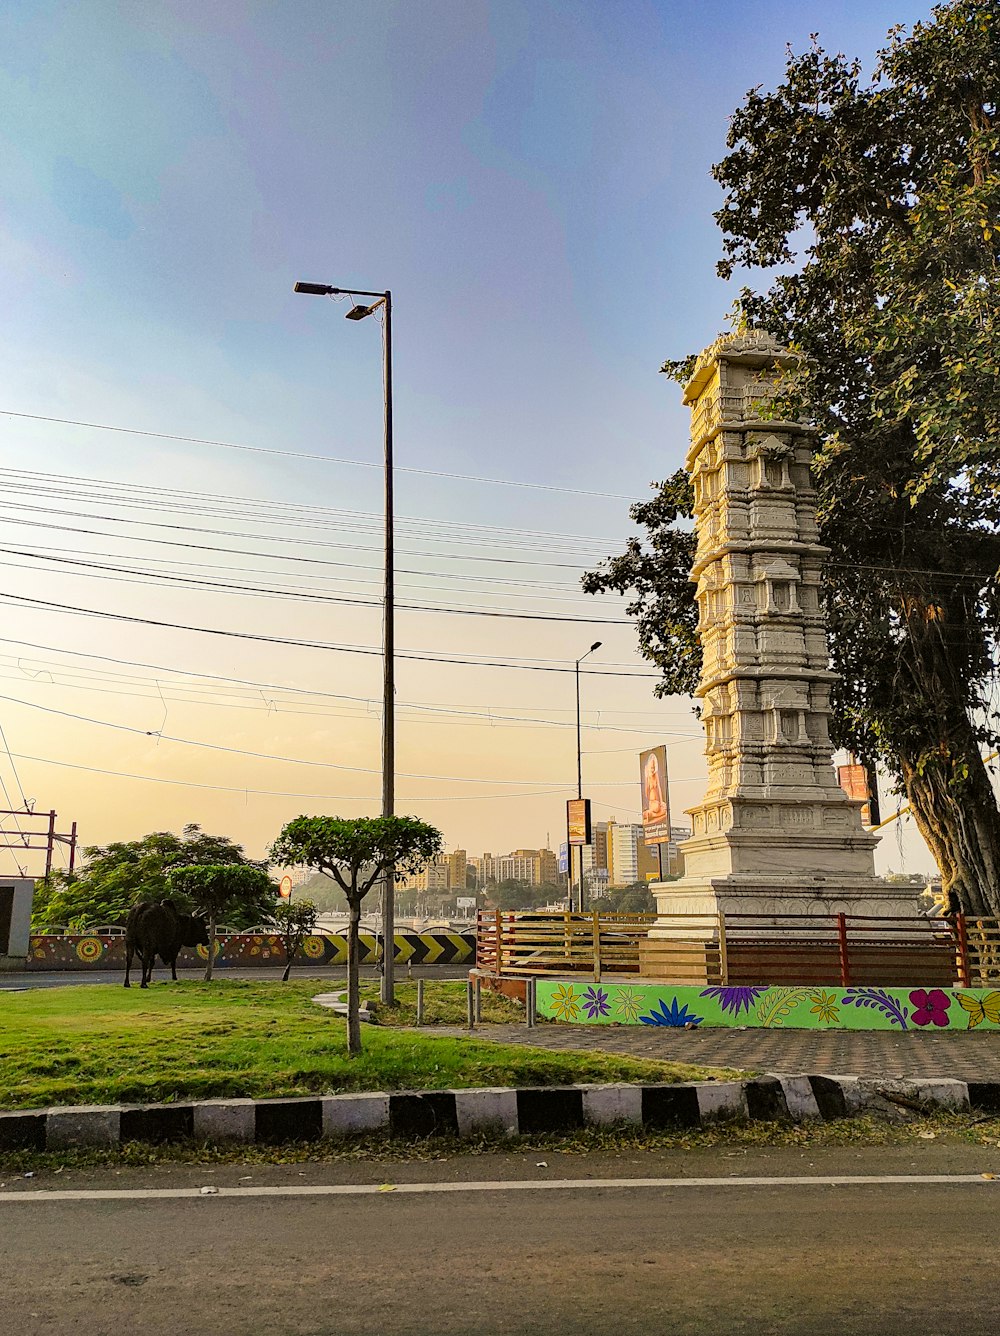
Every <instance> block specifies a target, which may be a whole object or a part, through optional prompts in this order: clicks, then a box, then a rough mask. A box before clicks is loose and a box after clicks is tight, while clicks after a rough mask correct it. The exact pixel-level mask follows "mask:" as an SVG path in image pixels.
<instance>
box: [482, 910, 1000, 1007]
mask: <svg viewBox="0 0 1000 1336" xmlns="http://www.w3.org/2000/svg"><path fill="white" fill-rule="evenodd" d="M656 921H657V920H656V915H654V914H601V913H598V912H596V911H594V912H591V913H583V914H572V913H545V912H542V911H537V912H531V913H525V914H512V913H503V912H501V911H485V912H481V913H480V914H479V916H478V923H477V947H476V966H477V968H478V969H479V970H481V971H483V972H485V973H487V974H493V975H515V976H520V977H524V976H532V975H558V974H567V973H572V974H580V975H584V976H588V977H592V978H593V979H595V980H600V979H601V978H602V976H606V975H612V976H613V975H634V974H638V973H639V972H640V957H641V958H642V959H641V964H642V972H643V973H644V974H646V975H648V976H650V977H657V978H661V979H669V980H670V981H671V982H674V983H686V982H691V983H695V982H705V981H707V982H709V983H718V984H761V983H770V984H842V985H843V986H845V987H851V986H853V985H861V986H867V985H880V986H883V987H892V986H905V985H907V984H922V985H925V986H926V985H931V986H940V987H949V986H952V985H955V984H957V985H959V986H960V987H965V988H987V987H993V986H997V987H1000V919H995V918H975V919H972V918H968V917H966V916H965V915H963V914H957V915H951V916H949V917H948V918H923V917H920V916H917V915H914V916H913V917H912V918H904V917H892V918H890V917H879V916H876V915H862V914H826V915H806V914H781V915H772V916H767V917H763V916H758V915H750V914H726V915H723V914H671V915H669V918H668V919H666V920H662V922H669V924H670V927H671V933H670V935H669V936H668V937H661V936H657V937H656V938H655V939H651V938H649V929H650V928H651V927H652V925H653V924H654V923H655V922H656Z"/></svg>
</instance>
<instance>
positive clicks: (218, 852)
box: [32, 825, 268, 932]
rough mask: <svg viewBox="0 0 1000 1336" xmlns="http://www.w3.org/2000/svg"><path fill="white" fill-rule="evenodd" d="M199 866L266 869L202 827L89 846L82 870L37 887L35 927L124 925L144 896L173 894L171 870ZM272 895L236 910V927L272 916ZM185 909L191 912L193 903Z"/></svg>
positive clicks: (62, 874) (55, 876)
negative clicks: (270, 908) (169, 886)
mask: <svg viewBox="0 0 1000 1336" xmlns="http://www.w3.org/2000/svg"><path fill="white" fill-rule="evenodd" d="M193 864H216V865H217V864H227V865H228V864H232V865H239V866H245V867H257V868H260V867H262V866H263V865H262V864H260V863H256V862H254V860H253V859H249V858H247V856H246V854H245V853H244V852H243V849H242V847H241V846H240V845H238V844H236V843H234V841H232V840H230V839H229V838H228V837H227V836H225V835H208V834H206V832H205V831H203V830H202V829H201V827H200V826H197V825H187V826H185V827H184V831H183V834H182V835H175V834H173V832H172V831H168V830H166V831H164V830H161V831H154V832H152V833H151V834H149V835H144V836H143V837H142V839H140V840H128V841H123V842H120V843H115V844H106V845H93V846H91V847H89V848H86V849H84V850H83V863H82V865H81V867H80V868H79V870H77V871H76V872H53V873H52V874H51V875H50V876H49V877H48V878H47V879H45V880H44V881H41V882H39V883H38V885H37V886H36V887H35V901H34V906H33V910H32V927H33V928H34V929H35V930H36V931H39V932H44V931H46V930H47V929H51V928H54V927H58V926H69V927H73V928H95V927H100V926H101V925H103V924H112V923H113V924H119V925H124V923H125V920H126V919H127V918H128V913H129V910H130V909H131V908H132V906H133V905H134V904H136V903H137V901H139V900H161V899H163V897H164V896H165V895H167V894H169V890H168V885H167V878H168V874H169V872H170V870H171V868H175V867H181V866H184V865H187V866H190V865H193ZM267 907H268V900H267V898H264V899H261V900H260V901H259V902H257V903H251V904H248V905H247V906H246V908H245V910H237V911H234V913H233V916H232V918H233V924H234V926H235V927H250V926H252V925H253V924H254V923H259V922H260V921H261V919H262V918H263V917H265V916H266V910H267ZM183 908H185V909H188V910H190V908H191V905H190V903H187V904H186V905H184V906H183Z"/></svg>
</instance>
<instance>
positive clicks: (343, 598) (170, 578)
mask: <svg viewBox="0 0 1000 1336" xmlns="http://www.w3.org/2000/svg"><path fill="white" fill-rule="evenodd" d="M0 553H4V554H5V555H7V556H15V557H30V558H31V559H32V560H34V561H48V562H54V563H56V564H58V565H60V566H78V567H83V568H84V569H83V570H80V571H74V572H73V573H74V574H87V573H90V572H95V573H96V572H109V571H110V572H111V573H112V574H115V575H126V576H137V577H139V578H140V581H141V582H142V583H144V584H172V585H182V586H183V587H184V588H195V589H212V590H218V591H221V592H223V593H244V594H258V595H261V596H262V597H267V598H290V599H294V600H295V601H296V602H300V603H339V604H346V605H349V606H352V607H361V608H381V607H382V600H381V599H373V598H357V597H353V596H351V595H349V594H320V593H315V592H302V593H299V592H296V591H294V590H282V589H268V588H265V587H263V586H261V585H240V584H233V583H231V582H230V581H226V580H202V579H199V578H198V577H197V576H193V575H171V574H169V573H168V572H167V571H151V572H147V571H141V570H136V569H135V568H134V567H128V566H113V565H111V564H110V563H108V562H101V561H83V560H80V559H79V558H70V557H55V556H43V555H41V554H39V553H32V552H28V551H25V550H23V549H21V548H11V547H0ZM4 564H6V565H11V566H12V565H15V563H13V562H8V563H4ZM27 569H29V570H31V569H33V568H32V567H28V568H27ZM102 578H103V577H102ZM396 609H397V611H400V612H436V613H442V614H446V615H447V616H450V617H494V618H495V617H501V618H513V619H514V620H516V621H527V622H575V623H582V624H583V625H585V626H631V625H632V623H631V621H630V620H629V619H628V618H627V617H569V616H563V615H561V614H558V613H547V612H517V611H515V610H514V609H507V608H456V607H451V606H445V605H442V604H433V603H400V602H397V603H396Z"/></svg>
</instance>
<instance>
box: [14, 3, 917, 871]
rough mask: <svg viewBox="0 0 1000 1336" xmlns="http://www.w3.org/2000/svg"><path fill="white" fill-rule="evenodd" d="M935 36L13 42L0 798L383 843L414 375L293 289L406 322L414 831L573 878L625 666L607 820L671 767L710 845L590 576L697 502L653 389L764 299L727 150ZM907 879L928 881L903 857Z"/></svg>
mask: <svg viewBox="0 0 1000 1336" xmlns="http://www.w3.org/2000/svg"><path fill="white" fill-rule="evenodd" d="M928 9H929V4H928V5H916V6H915V5H913V4H910V3H908V2H907V0H893V3H891V4H890V3H884V2H883V0H868V2H866V3H865V4H861V3H857V0H851V2H850V3H830V0H825V2H824V3H822V4H820V3H813V0H794V2H792V0H761V2H760V3H757V4H755V5H753V6H747V5H744V4H735V3H731V2H730V0H701V2H700V3H696V2H693V0H692V2H689V0H678V2H671V0H615V3H614V4H607V3H605V0H576V2H574V3H570V2H569V0H420V3H419V4H413V3H412V2H411V0H366V2H364V3H358V0H351V2H350V3H341V2H340V0H289V2H288V3H284V4H275V3H252V2H251V0H213V3H212V4H210V5H206V4H204V3H201V0H149V3H144V4H133V3H130V4H124V5H123V4H121V3H120V0H114V3H110V2H109V3H103V2H102V0H73V2H72V3H70V2H69V0H48V2H46V0H8V2H7V4H6V5H4V6H3V8H2V11H0V105H2V106H3V107H4V116H3V118H2V119H0V160H2V161H3V163H4V192H3V196H4V198H3V200H2V202H0V301H2V304H3V310H4V312H5V316H6V318H5V319H4V321H3V324H2V328H0V535H2V539H0V563H2V564H3V565H4V566H5V567H6V568H7V569H6V570H5V571H4V583H3V590H4V591H5V592H4V593H3V594H0V606H2V607H3V610H4V617H3V630H2V631H0V728H2V731H3V737H2V739H0V747H3V745H4V744H5V746H6V748H7V749H9V752H10V756H9V757H8V755H7V751H6V750H0V777H2V786H3V787H2V788H0V793H6V794H7V795H8V797H9V799H10V804H11V805H18V803H19V802H20V798H21V796H22V795H24V796H26V797H28V798H29V799H31V800H33V801H34V803H35V804H36V806H37V808H38V809H41V810H46V811H47V810H48V809H50V808H55V809H56V810H57V811H58V812H59V816H60V824H61V825H64V826H68V823H69V822H70V821H71V820H76V821H78V823H79V828H80V834H81V839H82V840H83V842H84V843H85V844H98V843H104V842H107V841H109V840H113V839H129V838H135V837H137V836H139V835H141V834H143V833H145V832H146V831H148V830H153V829H174V830H178V829H180V828H181V827H182V826H183V825H184V824H185V823H187V822H197V823H199V824H201V825H202V826H204V827H205V828H206V829H209V830H212V831H216V832H220V833H226V834H228V835H231V836H232V837H233V838H235V839H237V840H239V841H241V842H242V843H244V844H245V845H246V847H247V848H248V850H249V851H250V852H251V853H253V854H255V855H260V854H262V853H263V851H264V849H265V848H266V846H267V844H268V843H269V841H270V840H271V839H272V838H273V837H274V836H275V835H276V834H277V832H278V830H279V829H280V827H281V825H282V824H283V822H285V821H286V820H288V819H290V818H291V817H293V816H296V815H299V814H300V813H301V812H332V813H336V814H339V815H345V816H354V815H365V814H374V813H376V812H377V811H378V810H379V794H380V778H379V767H380V755H381V753H380V700H381V689H382V677H381V663H380V659H379V657H378V649H379V645H380V643H381V634H382V623H381V609H380V607H379V606H378V599H379V593H380V580H381V549H380V545H381V542H382V518H381V507H382V481H383V475H382V467H381V459H382V399H381V394H382V388H381V375H382V342H381V340H382V332H381V330H380V326H379V323H378V321H377V319H375V318H370V319H368V320H365V321H359V322H356V323H355V322H347V323H345V322H344V320H343V318H342V317H343V315H344V314H345V312H346V310H347V309H348V308H349V305H350V303H349V302H345V303H340V302H336V301H333V300H329V299H323V298H313V297H303V296H301V295H295V294H294V293H293V285H294V283H295V281H296V280H298V279H305V280H308V281H313V282H320V283H327V284H331V285H333V286H338V287H344V288H351V287H357V288H365V289H371V290H377V291H382V290H384V289H385V288H390V289H391V291H392V294H393V372H394V409H395V414H394V423H395V462H396V466H397V472H396V479H395V486H396V513H397V516H398V520H397V543H396V569H397V576H396V579H397V591H396V597H397V600H398V603H399V605H400V606H399V610H398V611H397V615H396V644H397V649H398V651H399V654H400V658H399V661H398V663H397V668H396V702H397V720H398V722H397V771H398V776H399V777H398V779H397V810H398V811H401V812H410V813H413V814H415V815H418V816H421V817H423V818H425V819H426V820H429V821H433V822H434V823H435V824H437V825H438V826H440V828H441V829H442V831H443V833H444V836H445V840H446V843H447V844H448V846H449V847H461V848H465V849H467V850H469V852H470V853H473V854H478V853H479V852H481V851H484V850H489V851H492V852H506V851H507V850H509V849H512V848H514V847H535V846H538V845H542V844H545V843H550V844H551V845H552V846H553V847H555V846H556V845H557V844H558V843H559V841H560V839H561V838H564V836H563V835H562V829H563V826H564V823H565V806H564V804H565V799H566V798H567V797H569V796H572V795H573V793H574V792H575V783H576V735H575V725H574V720H575V698H574V679H573V672H572V670H573V663H574V660H576V659H577V658H578V657H579V656H580V655H581V654H583V653H584V652H585V651H586V649H587V648H588V646H589V645H590V644H591V643H593V641H595V640H598V639H599V640H600V641H601V642H602V647H601V649H600V650H599V651H597V652H596V653H595V654H593V655H591V656H590V658H589V659H588V661H587V663H586V664H585V665H584V672H583V674H582V679H581V680H582V712H583V722H584V732H583V750H584V756H583V770H584V782H585V789H586V791H587V792H588V793H589V794H590V796H591V797H592V798H593V800H594V813H595V819H606V818H607V817H610V816H615V817H617V818H618V819H619V820H630V819H636V816H637V809H638V764H637V753H638V751H639V750H640V749H642V748H645V747H647V746H651V745H655V744H657V743H660V742H666V743H667V745H668V757H669V769H670V780H671V783H670V789H671V792H670V797H671V804H672V809H673V813H674V821H675V824H677V823H681V824H683V823H684V821H685V820H686V818H685V817H684V815H683V812H684V809H685V808H687V807H690V806H692V805H693V804H694V803H695V802H697V801H698V800H699V799H700V797H701V794H702V791H703V786H704V779H705V763H704V756H703V733H702V729H701V727H700V725H699V723H698V721H697V719H696V718H695V716H694V714H693V712H692V705H691V702H690V701H689V700H685V699H680V698H671V699H668V700H664V701H658V700H656V699H654V697H653V696H652V687H653V685H654V680H655V679H654V676H653V673H652V669H651V668H650V667H649V666H648V665H646V664H645V663H644V661H643V660H642V659H641V658H640V657H639V656H638V654H637V652H636V649H635V636H634V632H633V631H632V629H631V627H630V626H629V625H628V624H627V619H626V618H625V616H624V612H623V606H622V604H621V602H620V601H619V600H617V599H610V598H599V599H595V598H589V597H587V596H584V595H583V594H582V593H580V592H579V578H580V573H581V572H582V571H583V570H585V569H588V568H591V567H593V566H594V565H595V564H596V563H597V562H598V561H599V560H600V559H601V558H602V557H604V556H606V555H608V554H610V553H613V552H615V551H617V550H618V549H619V548H620V547H621V545H622V543H623V542H624V540H625V538H626V537H627V536H628V535H629V534H630V533H632V532H634V529H633V527H632V525H631V523H630V521H629V517H628V506H629V502H630V501H631V500H635V499H640V498H642V497H643V496H644V495H646V494H648V488H649V486H650V484H651V483H654V482H656V481H658V480H660V479H662V478H663V477H665V476H667V475H668V474H670V473H671V472H673V471H674V470H675V469H676V468H678V467H679V466H680V464H681V463H682V461H683V457H684V453H685V450H686V445H687V435H688V423H687V413H686V410H684V409H683V407H682V405H681V396H680V391H679V389H678V387H677V386H675V385H674V384H673V383H672V382H671V381H668V380H667V379H666V378H665V377H664V376H662V375H660V374H659V367H660V365H661V364H662V362H663V361H664V360H665V359H666V358H668V357H678V356H682V355H685V354H687V353H689V352H693V351H697V350H698V349H700V348H701V347H703V346H704V345H705V344H707V343H709V342H711V340H712V339H713V338H714V337H715V336H716V335H717V334H718V333H719V332H720V331H721V330H722V329H723V328H724V327H725V322H726V314H727V311H728V310H729V308H730V307H731V305H732V302H733V300H734V297H735V295H736V289H737V287H738V283H736V282H734V283H723V282H722V281H721V280H720V279H718V278H717V277H716V275H715V270H714V266H715V262H716V260H717V259H718V256H719V249H720V238H719V233H718V231H717V229H716V226H715V224H714V222H713V219H712V213H713V211H714V210H715V209H717V208H718V207H719V206H720V204H721V195H720V192H719V190H718V187H717V186H716V185H715V183H714V182H713V181H712V179H711V175H710V168H711V164H712V163H713V162H714V161H716V160H717V159H718V158H719V157H720V156H721V155H722V153H723V152H724V148H725V135H726V130H727V117H728V116H729V115H730V114H731V112H732V111H733V110H734V109H735V108H736V107H737V106H738V105H739V104H740V102H741V100H742V98H743V96H744V95H745V93H746V91H747V89H748V88H749V87H750V86H752V85H755V84H759V83H760V84H764V85H767V86H771V85H773V84H774V83H776V82H777V81H778V80H779V79H780V76H781V73H782V70H783V65H784V53H785V46H786V43H790V44H791V46H792V47H793V48H795V49H801V48H802V47H804V46H805V45H806V44H807V43H808V41H809V35H810V34H811V33H813V32H818V33H819V35H820V40H821V41H822V43H823V44H824V45H825V46H827V47H829V48H832V49H836V50H843V51H846V52H847V53H849V54H857V55H860V56H861V57H862V58H863V59H864V60H865V62H866V64H867V65H868V66H869V67H870V64H871V57H872V56H873V54H874V52H875V51H876V50H877V49H878V48H879V47H880V46H881V45H882V44H883V39H884V37H885V33H886V31H887V29H888V28H889V27H890V26H892V25H893V24H895V23H898V22H905V23H909V22H912V21H913V20H914V19H917V18H920V17H924V16H925V15H926V12H927V10H928ZM182 438H189V439H186V440H185V439H182ZM208 442H215V443H216V444H209V443H208ZM456 475H457V476H456ZM182 544H183V546H181V545H182ZM84 562H89V563H90V564H89V565H83V564H81V563H84ZM108 567H111V568H112V569H107V568H108ZM195 581H200V582H201V583H195ZM220 586H224V587H220ZM26 599H31V600H35V601H34V602H32V603H28V602H25V601H24V600H26ZM408 605H415V606H408ZM484 612H490V613H493V614H496V613H503V614H505V615H502V616H498V615H491V616H484V615H482V614H483V613H484ZM95 613H102V614H111V616H104V615H102V616H98V615H95ZM511 613H516V614H517V615H516V616H511V615H507V614H511ZM555 617H559V618H562V619H564V620H559V621H556V620H552V618H555ZM127 619H133V620H127ZM150 623H173V624H174V625H172V626H163V625H152V624H150ZM182 628H186V629H182ZM222 631H224V632H227V633H228V634H226V635H221V634H218V633H219V632H222ZM254 637H256V638H254ZM282 641H284V642H287V641H300V642H301V641H306V642H309V644H308V645H302V644H288V643H274V642H282ZM317 645H321V646H337V647H340V648H323V647H320V648H317V647H316V646H317ZM344 647H354V649H353V650H351V651H348V650H347V649H345V648H344ZM4 801H5V802H6V799H4ZM892 802H893V803H895V800H894V799H893V800H892ZM6 857H7V858H8V859H9V858H10V855H9V854H7V855H6ZM877 864H878V866H879V870H881V871H887V870H890V869H893V870H906V871H924V870H930V868H931V867H932V863H931V860H930V857H929V855H928V853H927V851H926V850H925V848H924V847H923V844H922V842H921V841H920V839H919V836H918V835H917V834H916V832H915V831H914V830H912V829H910V828H909V823H908V822H906V821H905V820H904V821H901V822H898V823H896V827H895V828H890V833H889V834H888V835H887V836H886V838H884V839H883V841H882V845H881V847H880V850H879V852H878V854H877ZM3 866H4V865H3V863H2V862H0V867H3ZM8 870H10V869H9V868H8Z"/></svg>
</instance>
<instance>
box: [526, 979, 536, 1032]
mask: <svg viewBox="0 0 1000 1336" xmlns="http://www.w3.org/2000/svg"><path fill="white" fill-rule="evenodd" d="M524 1019H525V1021H526V1023H527V1026H528V1029H529V1030H533V1029H534V1028H535V980H534V979H528V980H526V981H525V985H524Z"/></svg>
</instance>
